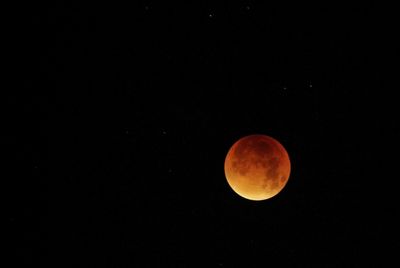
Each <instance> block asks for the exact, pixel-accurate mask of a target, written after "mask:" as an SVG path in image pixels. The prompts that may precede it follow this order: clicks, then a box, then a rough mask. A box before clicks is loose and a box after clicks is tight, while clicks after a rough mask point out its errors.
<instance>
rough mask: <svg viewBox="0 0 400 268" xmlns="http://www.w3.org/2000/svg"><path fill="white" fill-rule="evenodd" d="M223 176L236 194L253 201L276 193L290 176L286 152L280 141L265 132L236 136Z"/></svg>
mask: <svg viewBox="0 0 400 268" xmlns="http://www.w3.org/2000/svg"><path fill="white" fill-rule="evenodd" d="M224 170H225V177H226V179H227V181H228V184H229V185H230V187H231V188H232V189H233V191H235V192H236V193H237V194H238V195H240V196H242V197H244V198H246V199H249V200H254V201H261V200H265V199H269V198H271V197H274V196H275V195H277V194H278V193H279V192H280V191H281V190H282V189H283V188H284V187H285V185H286V183H287V182H288V179H289V176H290V160H289V155H288V153H287V151H286V150H285V148H284V147H283V145H282V144H280V143H279V142H278V141H277V140H275V139H274V138H272V137H269V136H267V135H250V136H246V137H243V138H241V139H239V140H238V141H237V142H235V143H234V144H233V145H232V147H231V148H230V149H229V151H228V154H227V155H226V158H225V165H224Z"/></svg>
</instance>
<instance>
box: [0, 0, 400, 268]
mask: <svg viewBox="0 0 400 268" xmlns="http://www.w3.org/2000/svg"><path fill="white" fill-rule="evenodd" d="M56 2H58V4H55V3H52V4H49V5H47V4H46V5H45V4H43V5H41V6H40V5H39V6H37V3H35V4H31V5H32V6H28V7H26V8H25V9H24V10H23V11H22V12H21V14H20V16H21V17H24V20H19V21H16V25H17V27H18V29H20V30H19V31H18V34H16V36H17V38H18V39H15V40H17V42H16V45H15V47H14V48H15V49H16V50H17V51H18V53H16V54H15V55H16V56H15V61H16V62H18V64H17V65H18V66H17V70H18V74H19V75H18V76H19V79H17V80H15V81H16V82H15V83H17V85H18V87H19V90H16V91H14V92H13V93H12V94H10V95H8V96H7V98H6V101H7V103H8V104H9V105H11V106H14V107H18V108H17V109H15V113H14V112H13V113H11V114H12V117H9V118H8V120H6V123H10V126H12V127H10V128H7V131H6V132H3V134H2V135H3V138H2V144H3V145H6V149H5V152H6V154H7V159H8V160H7V161H6V162H5V166H6V168H7V170H6V173H8V172H9V174H12V175H10V176H9V180H8V181H9V182H10V187H11V188H10V189H11V193H13V194H12V197H10V199H9V200H8V201H7V202H9V204H11V205H10V206H9V208H10V209H9V210H7V217H8V218H7V221H8V228H9V229H10V230H11V233H12V234H13V235H14V238H13V239H12V243H11V246H10V247H11V248H12V249H15V252H14V253H15V260H16V261H18V262H22V263H24V264H25V265H26V266H25V267H277V266H284V267H311V266H315V267H366V266H363V265H361V264H362V263H366V264H371V265H372V264H373V263H377V264H379V263H381V262H382V260H385V259H387V258H386V256H385V254H386V253H387V252H388V250H387V249H386V247H388V248H390V247H392V244H391V243H390V242H389V243H386V242H385V243H383V241H384V240H385V239H388V238H389V240H390V236H388V237H386V236H385V235H384V230H385V229H386V228H387V225H386V222H388V221H389V220H388V218H387V217H386V213H387V212H388V211H391V208H390V206H393V203H392V202H390V200H389V198H387V199H386V198H385V197H384V196H383V194H382V192H383V191H384V190H383V188H392V186H391V185H390V183H391V182H390V180H389V179H388V178H390V176H387V175H384V174H383V173H384V172H383V171H388V169H387V166H388V165H389V160H387V158H390V157H389V155H390V153H387V152H383V151H381V149H382V147H385V148H388V147H387V145H384V144H385V143H386V142H388V140H390V139H391V138H395V137H397V135H398V128H397V123H396V121H395V120H394V119H392V117H391V116H388V115H393V114H395V113H394V111H393V107H394V105H391V104H390V103H393V104H395V100H394V99H393V98H392V100H391V102H387V101H386V99H384V98H383V97H382V96H385V93H384V91H385V87H386V86H385V79H384V73H385V71H384V70H383V69H384V68H383V67H384V66H385V65H384V64H383V62H384V60H385V59H386V57H387V54H388V53H387V52H386V49H385V42H386V41H385V40H386V38H385V37H386V31H384V29H385V28H384V27H383V26H382V25H383V24H384V18H385V14H383V13H380V11H379V9H377V8H376V7H374V6H368V5H366V4H364V5H363V6H356V5H354V6H351V5H348V6H345V7H344V6H333V5H328V4H326V6H322V5H319V6H312V5H307V4H305V3H303V2H301V3H297V4H294V5H293V4H288V3H286V4H284V3H281V4H271V3H269V2H268V1H197V3H176V2H175V3H172V2H170V1H159V2H163V3H158V2H155V1H132V2H133V3H132V4H131V5H118V4H115V3H107V4H104V5H102V4H99V3H96V5H82V4H81V5H76V6H74V5H72V4H70V3H69V2H67V1H65V3H63V1H56ZM278 2H279V1H278ZM385 53H386V54H385ZM22 91H24V92H25V91H26V92H29V93H27V94H23V93H22ZM379 107H383V108H379ZM4 114H10V112H9V111H5V112H4ZM13 118H18V120H14V119H13ZM8 130H9V131H8ZM250 134H266V135H269V136H272V137H274V138H275V139H277V140H279V141H280V142H281V143H282V144H283V145H284V146H285V148H286V149H287V151H288V153H289V156H290V159H291V165H292V171H291V176H290V178H289V181H288V183H287V185H286V187H285V188H284V189H283V190H282V192H281V193H279V194H278V195H277V196H275V197H274V198H272V199H270V200H266V201H262V202H253V201H249V200H245V199H243V198H241V197H240V196H238V195H237V194H235V193H234V192H233V191H232V190H231V188H230V187H229V185H228V184H227V182H226V179H225V176H224V170H223V167H224V160H225V156H226V154H227V152H228V150H229V148H230V146H231V145H232V144H233V143H234V142H235V141H237V140H238V139H239V138H241V137H243V136H246V135H250ZM3 151H4V150H3ZM8 169H9V170H8ZM23 174H25V175H23ZM26 174H28V175H26ZM391 177H393V176H391ZM388 181H389V182H388ZM388 185H389V186H388ZM392 212H393V210H392ZM392 214H393V213H392ZM367 267H368V265H367Z"/></svg>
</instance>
